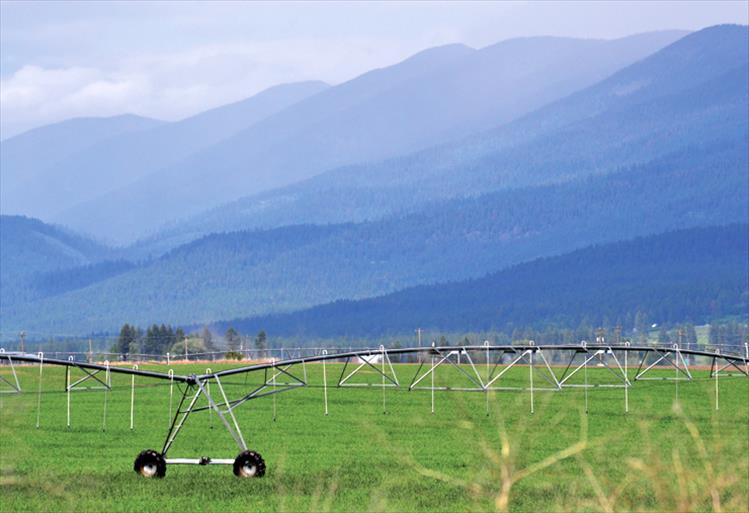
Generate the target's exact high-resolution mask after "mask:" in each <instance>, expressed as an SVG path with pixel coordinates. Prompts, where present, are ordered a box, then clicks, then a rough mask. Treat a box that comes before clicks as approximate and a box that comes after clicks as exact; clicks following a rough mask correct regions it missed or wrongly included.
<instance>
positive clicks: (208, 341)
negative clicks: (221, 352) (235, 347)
mask: <svg viewBox="0 0 749 513" xmlns="http://www.w3.org/2000/svg"><path fill="white" fill-rule="evenodd" d="M200 338H201V339H203V345H205V349H206V351H215V350H216V346H214V345H213V334H212V333H211V330H209V329H208V326H204V327H203V331H202V333H201V334H200ZM227 343H228V340H227Z"/></svg>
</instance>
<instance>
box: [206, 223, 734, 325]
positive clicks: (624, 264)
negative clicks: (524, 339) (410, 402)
mask: <svg viewBox="0 0 749 513" xmlns="http://www.w3.org/2000/svg"><path fill="white" fill-rule="evenodd" d="M748 233H749V226H748V225H746V224H736V225H730V226H723V227H705V228H694V229H690V230H681V231H675V232H668V233H665V234H659V235H652V236H648V237H642V238H636V239H633V240H628V241H624V242H615V243H610V244H605V245H599V246H590V247H587V248H583V249H579V250H576V251H573V252H571V253H567V254H564V255H561V256H556V257H549V258H542V259H539V260H534V261H532V262H528V263H524V264H520V265H517V266H514V267H511V268H509V269H506V270H504V271H500V272H498V273H494V274H491V275H488V276H485V277H482V278H479V279H475V280H469V281H463V282H457V283H446V284H440V285H431V286H421V287H414V288H411V289H407V290H403V291H400V292H396V293H393V294H389V295H386V296H382V297H377V298H372V299H364V300H360V301H338V302H335V303H331V304H327V305H322V306H317V307H314V308H310V309H308V310H303V311H300V312H294V313H289V314H282V315H271V316H262V317H256V318H251V319H244V320H233V321H231V322H226V323H217V324H216V325H215V326H216V328H217V329H218V330H225V329H226V328H227V326H228V325H231V326H233V327H234V328H235V329H238V330H239V331H241V332H243V333H257V332H258V331H260V330H265V331H267V332H269V333H273V335H274V336H284V335H286V336H288V335H293V336H301V337H308V338H314V337H318V338H325V337H378V336H383V335H404V334H405V335H406V336H408V337H409V338H410V337H411V336H412V333H413V330H414V329H415V327H421V328H424V329H425V330H427V331H428V330H435V331H442V332H450V331H452V332H470V331H475V332H481V331H492V330H497V331H504V332H512V330H513V329H515V328H527V327H536V328H543V327H545V326H557V327H565V328H574V327H576V326H578V324H579V323H581V322H587V323H589V324H592V325H602V323H604V322H606V321H608V323H620V324H622V325H624V326H625V327H626V329H631V327H632V326H633V324H634V319H635V317H636V316H637V315H638V314H639V316H641V317H642V318H645V319H648V320H649V322H655V323H658V324H671V323H683V322H692V323H705V322H709V321H711V320H715V319H718V318H721V317H723V316H729V315H737V316H746V315H747V312H749V237H748V236H747V234H748Z"/></svg>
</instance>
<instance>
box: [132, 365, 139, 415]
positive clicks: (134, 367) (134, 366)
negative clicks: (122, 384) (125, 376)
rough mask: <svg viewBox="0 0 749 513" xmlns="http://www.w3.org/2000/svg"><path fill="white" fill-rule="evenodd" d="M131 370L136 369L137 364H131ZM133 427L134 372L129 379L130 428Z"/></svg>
mask: <svg viewBox="0 0 749 513" xmlns="http://www.w3.org/2000/svg"><path fill="white" fill-rule="evenodd" d="M133 370H138V365H133ZM134 427H135V374H133V375H132V376H131V380H130V429H131V430H132V429H133V428H134Z"/></svg>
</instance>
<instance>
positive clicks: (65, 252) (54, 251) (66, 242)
mask: <svg viewBox="0 0 749 513" xmlns="http://www.w3.org/2000/svg"><path fill="white" fill-rule="evenodd" d="M108 252H109V250H108V249H107V248H106V247H104V246H102V245H100V244H98V243H97V242H95V241H93V240H91V239H88V238H86V237H83V236H80V235H77V234H74V233H72V232H70V231H69V230H66V229H64V228H61V227H57V226H51V225H48V224H45V223H42V222H41V221H39V220H38V219H30V218H27V217H22V216H0V312H1V311H2V310H4V309H5V308H6V307H8V306H10V305H11V304H15V303H19V302H22V301H27V300H30V299H33V298H36V297H40V296H42V295H43V294H42V293H40V292H38V291H36V290H34V288H33V287H32V286H31V281H32V280H33V279H34V277H35V276H38V275H40V274H42V273H47V272H51V271H55V270H59V269H65V268H72V267H77V266H81V265H86V264H89V263H91V262H95V261H98V260H100V259H103V258H106V256H107V255H108Z"/></svg>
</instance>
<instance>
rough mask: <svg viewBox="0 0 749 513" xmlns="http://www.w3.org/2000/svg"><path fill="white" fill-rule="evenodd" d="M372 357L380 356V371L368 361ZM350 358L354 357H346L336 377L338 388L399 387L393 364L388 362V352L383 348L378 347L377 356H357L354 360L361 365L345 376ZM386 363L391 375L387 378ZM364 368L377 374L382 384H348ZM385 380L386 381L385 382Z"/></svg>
mask: <svg viewBox="0 0 749 513" xmlns="http://www.w3.org/2000/svg"><path fill="white" fill-rule="evenodd" d="M373 356H380V358H381V359H382V369H379V368H377V366H376V365H374V364H373V363H372V362H370V361H369V358H371V357H373ZM367 357H369V358H367ZM351 358H354V357H352V356H349V357H347V358H346V362H345V363H344V364H343V369H342V370H341V375H340V376H339V377H338V385H337V386H338V387H369V386H378V387H383V386H385V387H396V388H397V387H399V386H400V382H399V381H398V375H397V374H396V373H395V369H394V368H393V363H392V362H391V361H390V355H389V354H388V352H387V351H386V350H385V348H384V347H383V346H380V353H379V354H374V355H367V356H357V357H356V358H359V359H360V360H361V363H360V364H359V365H358V366H357V367H356V368H355V369H354V370H352V371H351V372H350V373H349V374H346V369H347V368H348V365H349V363H350V362H351ZM386 362H387V365H388V368H389V369H390V373H391V374H392V376H389V375H388V374H387V370H386V368H385V363H386ZM365 367H369V368H370V369H373V370H374V371H375V372H377V374H379V375H380V376H381V377H382V379H383V383H382V384H379V383H376V384H373V383H349V380H350V379H351V378H352V377H353V376H355V375H356V374H357V373H359V371H361V370H362V369H363V368H365ZM344 375H345V376H344ZM385 380H387V382H385Z"/></svg>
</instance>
